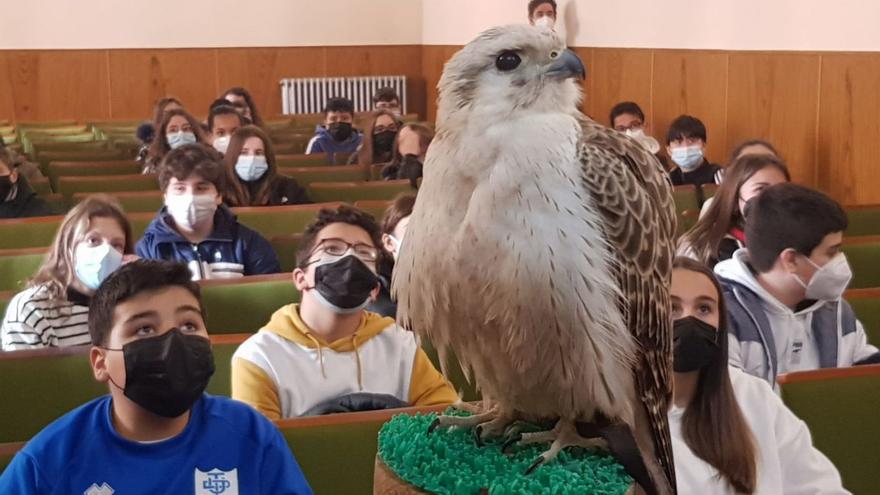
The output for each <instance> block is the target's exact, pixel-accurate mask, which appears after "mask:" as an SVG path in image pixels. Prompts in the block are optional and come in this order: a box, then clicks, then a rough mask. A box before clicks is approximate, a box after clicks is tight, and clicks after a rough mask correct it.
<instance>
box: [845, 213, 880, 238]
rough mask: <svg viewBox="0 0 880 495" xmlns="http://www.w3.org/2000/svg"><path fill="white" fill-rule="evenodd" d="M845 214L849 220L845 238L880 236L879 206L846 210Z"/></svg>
mask: <svg viewBox="0 0 880 495" xmlns="http://www.w3.org/2000/svg"><path fill="white" fill-rule="evenodd" d="M846 214H847V217H848V218H849V226H848V227H847V229H846V235H847V237H850V236H866V235H880V206H864V207H852V208H847V210H846Z"/></svg>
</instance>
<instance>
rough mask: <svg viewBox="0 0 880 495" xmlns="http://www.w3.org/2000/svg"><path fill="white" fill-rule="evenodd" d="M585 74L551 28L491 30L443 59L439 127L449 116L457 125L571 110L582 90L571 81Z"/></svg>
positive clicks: (529, 27) (574, 106) (502, 28)
mask: <svg viewBox="0 0 880 495" xmlns="http://www.w3.org/2000/svg"><path fill="white" fill-rule="evenodd" d="M585 75H586V74H585V69H584V64H583V63H582V62H581V60H580V59H579V58H578V56H577V55H575V53H574V52H573V51H571V50H569V49H567V48H566V46H565V42H564V41H563V40H562V39H561V38H560V37H559V36H558V35H557V34H556V33H554V32H553V31H551V30H549V29H542V28H536V27H534V26H529V25H511V26H501V27H495V28H492V29H489V30H487V31H484V32H483V33H482V34H480V35H479V36H477V38H476V39H474V40H473V41H471V42H470V43H468V44H467V45H466V46H465V47H464V48H463V49H461V51H459V52H458V53H456V54H455V55H454V56H453V57H452V58H451V59H450V60H449V62H447V63H446V67H445V68H444V70H443V76H442V77H441V78H440V84H439V86H438V87H439V98H438V109H437V123H438V127H442V126H443V124H444V123H445V122H446V121H447V120H448V119H453V120H455V121H457V122H455V123H456V124H460V123H462V122H461V121H462V120H467V119H473V118H491V119H492V120H497V119H505V118H512V117H519V116H521V115H518V112H523V111H525V112H530V111H538V112H564V113H572V112H574V111H575V109H576V108H577V104H578V102H579V100H580V94H581V92H580V86H579V84H578V83H577V82H576V81H575V79H576V78H580V79H583V78H584V77H585Z"/></svg>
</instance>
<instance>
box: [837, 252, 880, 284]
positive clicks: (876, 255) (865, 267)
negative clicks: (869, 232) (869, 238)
mask: <svg viewBox="0 0 880 495" xmlns="http://www.w3.org/2000/svg"><path fill="white" fill-rule="evenodd" d="M843 252H844V253H846V258H847V260H848V261H849V264H850V267H852V272H853V279H852V282H850V284H849V288H851V289H863V288H867V287H880V241H877V242H872V243H864V244H844V245H843Z"/></svg>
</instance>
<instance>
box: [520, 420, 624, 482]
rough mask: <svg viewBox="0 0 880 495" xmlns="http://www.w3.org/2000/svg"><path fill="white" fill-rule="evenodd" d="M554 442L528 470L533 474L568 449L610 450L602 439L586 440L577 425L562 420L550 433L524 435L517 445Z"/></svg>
mask: <svg viewBox="0 0 880 495" xmlns="http://www.w3.org/2000/svg"><path fill="white" fill-rule="evenodd" d="M548 442H552V443H551V445H550V448H549V449H548V450H546V451H544V453H543V454H541V455H539V456H538V458H537V459H535V462H533V463H532V465H531V466H529V468H528V469H527V470H526V474H531V473H532V472H533V471H534V470H535V469H538V466H540V465H541V464H544V463H547V462H550V461H552V460H553V459H555V458H556V456H557V455H559V452H561V451H562V449H564V448H566V447H583V448H585V449H596V448H599V449H604V450H607V449H608V443H607V442H606V441H605V440H604V439H602V438H584V437H582V436H581V435H580V434H578V432H577V428H576V427H575V424H574V422H573V421H571V420H564V419H560V420H559V422H557V423H556V426H555V427H554V428H553V429H552V430H550V431H539V432H535V433H523V434H522V438H521V439H520V440H519V442H517V445H529V444H535V443H548Z"/></svg>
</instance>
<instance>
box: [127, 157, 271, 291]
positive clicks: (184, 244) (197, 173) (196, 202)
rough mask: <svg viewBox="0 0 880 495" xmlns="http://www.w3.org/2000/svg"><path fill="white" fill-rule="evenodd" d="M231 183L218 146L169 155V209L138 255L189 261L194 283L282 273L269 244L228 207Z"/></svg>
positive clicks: (165, 168)
mask: <svg viewBox="0 0 880 495" xmlns="http://www.w3.org/2000/svg"><path fill="white" fill-rule="evenodd" d="M226 179H227V178H226V170H225V169H224V167H223V163H222V158H221V157H220V154H219V153H217V151H216V150H214V149H213V148H208V147H207V146H204V145H201V144H188V145H185V146H182V147H180V148H177V149H175V150H173V151H171V152H170V153H168V155H167V156H166V157H165V159H164V160H163V161H162V166H161V168H160V172H159V185H160V187H161V188H162V191H163V192H164V193H165V206H164V207H163V208H162V209H161V210H159V213H158V214H157V215H156V218H155V219H153V221H152V222H150V225H149V226H148V227H147V230H146V231H145V232H144V236H143V238H141V240H139V241H138V243H137V246H136V251H137V254H138V256H140V257H142V258H148V259H160V260H173V261H180V262H184V263H186V264H187V266H189V268H190V270H192V275H193V280H203V279H212V278H235V277H241V276H243V275H263V274H267V273H278V272H280V271H281V265H279V263H278V258H277V257H276V256H275V251H273V250H272V246H271V245H270V244H269V241H267V240H266V239H264V238H263V237H262V236H261V235H260V234H258V233H257V232H254V231H253V230H251V229H249V228H247V227H245V226H244V225H242V224H240V223H238V220H237V219H236V217H235V215H234V214H233V213H232V211H230V210H229V208H227V207H226V206H223V194H224V193H225V192H226Z"/></svg>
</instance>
